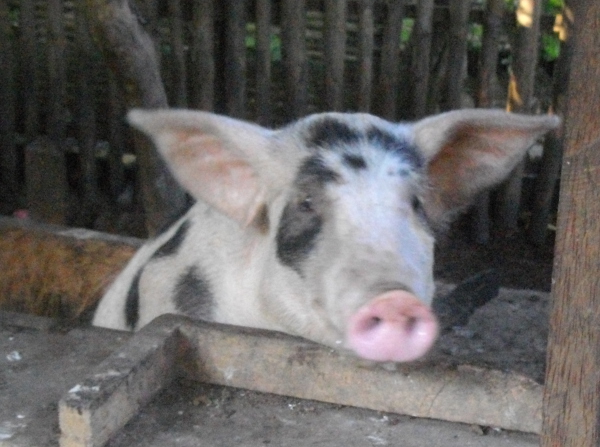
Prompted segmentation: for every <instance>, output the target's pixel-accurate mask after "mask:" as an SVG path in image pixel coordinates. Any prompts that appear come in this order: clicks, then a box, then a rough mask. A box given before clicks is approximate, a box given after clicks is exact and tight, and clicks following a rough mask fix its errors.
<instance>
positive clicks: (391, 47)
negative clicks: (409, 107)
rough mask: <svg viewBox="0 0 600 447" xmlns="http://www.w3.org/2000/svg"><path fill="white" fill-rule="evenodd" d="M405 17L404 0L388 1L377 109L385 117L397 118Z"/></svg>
mask: <svg viewBox="0 0 600 447" xmlns="http://www.w3.org/2000/svg"><path fill="white" fill-rule="evenodd" d="M403 17H404V0H393V1H390V2H388V4H387V11H386V18H385V22H384V25H383V42H382V44H381V69H380V73H379V81H378V84H379V85H378V102H379V104H377V109H376V110H377V111H378V113H380V114H381V116H383V117H384V118H387V119H389V120H394V119H396V103H397V101H398V81H399V79H398V74H399V71H400V60H399V59H400V34H401V33H402V19H403Z"/></svg>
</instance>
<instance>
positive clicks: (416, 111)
mask: <svg viewBox="0 0 600 447" xmlns="http://www.w3.org/2000/svg"><path fill="white" fill-rule="evenodd" d="M433 9H434V2H433V0H420V1H419V2H417V17H416V19H415V29H414V48H413V67H412V68H413V69H412V72H413V85H414V88H413V115H414V117H415V118H421V117H423V116H424V115H425V114H426V110H427V93H428V89H429V64H430V61H429V58H430V54H431V36H432V30H433Z"/></svg>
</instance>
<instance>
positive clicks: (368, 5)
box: [357, 0, 375, 112]
mask: <svg viewBox="0 0 600 447" xmlns="http://www.w3.org/2000/svg"><path fill="white" fill-rule="evenodd" d="M374 4H375V1H374V0H361V1H360V2H359V8H360V9H359V19H358V20H359V21H358V27H359V31H358V33H359V51H360V56H359V58H360V66H359V67H360V68H359V69H360V80H359V87H358V106H357V108H358V110H359V111H361V112H369V111H370V110H371V90H372V83H373V48H374V40H375V39H374V34H375V19H374V14H373V7H374Z"/></svg>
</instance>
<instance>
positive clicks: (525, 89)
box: [496, 0, 542, 233]
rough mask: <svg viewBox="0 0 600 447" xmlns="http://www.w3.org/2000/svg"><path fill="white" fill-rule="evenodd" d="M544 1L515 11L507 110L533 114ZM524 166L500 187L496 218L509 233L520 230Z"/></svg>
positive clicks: (524, 2)
mask: <svg viewBox="0 0 600 447" xmlns="http://www.w3.org/2000/svg"><path fill="white" fill-rule="evenodd" d="M541 16H542V0H521V1H520V3H519V7H518V8H517V12H516V19H517V38H516V44H515V47H514V52H513V62H512V66H511V72H510V81H509V88H508V102H507V107H506V108H507V110H508V111H509V112H518V113H532V112H533V111H534V110H533V100H534V97H533V88H534V85H535V70H536V67H537V63H538V51H539V39H540V37H539V33H540V19H541ZM524 173H525V163H524V162H522V163H520V164H519V165H518V166H517V167H516V168H515V170H514V171H513V173H512V174H511V176H510V177H509V178H508V180H507V181H506V182H505V183H504V184H503V186H502V187H501V188H500V191H499V194H498V197H499V200H498V207H497V211H496V215H497V216H498V224H499V225H500V227H501V228H502V229H503V230H504V231H505V232H508V233H512V232H514V231H516V230H517V224H518V218H519V210H520V206H521V193H522V190H523V175H524Z"/></svg>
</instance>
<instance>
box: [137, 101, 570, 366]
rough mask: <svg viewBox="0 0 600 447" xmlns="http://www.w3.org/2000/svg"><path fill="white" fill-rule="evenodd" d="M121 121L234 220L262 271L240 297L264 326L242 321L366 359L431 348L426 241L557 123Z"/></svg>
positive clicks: (489, 115) (163, 113)
mask: <svg viewBox="0 0 600 447" xmlns="http://www.w3.org/2000/svg"><path fill="white" fill-rule="evenodd" d="M129 118H130V121H131V122H132V123H133V124H134V125H135V126H136V127H138V128H139V129H141V130H143V131H145V132H146V133H147V134H148V135H150V136H151V137H152V139H153V140H154V142H155V144H156V146H157V148H158V149H159V151H160V152H161V154H162V155H163V157H164V158H165V160H166V161H167V163H168V165H169V166H170V168H171V170H172V172H173V173H174V175H175V176H176V178H177V179H178V180H179V182H180V183H181V184H182V185H183V187H184V188H185V189H187V191H188V192H189V193H190V194H191V195H192V196H193V197H195V198H196V199H197V200H201V201H204V202H206V203H208V204H210V205H211V206H212V207H214V208H216V209H217V210H219V211H220V212H221V213H223V214H224V215H226V216H228V217H229V218H230V219H233V220H234V221H236V222H238V224H239V228H240V231H241V232H243V233H242V234H243V235H244V236H243V237H244V240H245V241H246V242H245V243H246V244H247V246H248V247H249V251H250V252H251V253H257V254H256V259H247V260H246V261H244V262H247V263H249V264H250V263H259V264H260V267H259V268H258V270H259V271H260V272H262V273H261V279H260V280H259V281H258V284H259V285H258V287H257V290H256V291H249V292H248V294H249V295H251V294H256V295H258V296H257V297H256V298H252V297H251V296H249V299H256V300H257V305H258V306H260V310H261V314H262V318H263V319H264V322H262V323H259V324H256V322H255V321H253V322H252V323H249V324H252V325H259V326H262V327H266V328H275V329H280V330H283V331H285V332H288V333H292V334H296V335H301V336H303V337H306V338H309V339H312V340H315V341H317V342H320V343H324V344H326V345H330V346H333V347H336V348H346V349H349V350H351V351H353V352H354V353H355V354H357V355H358V356H360V357H363V358H366V359H370V360H376V361H410V360H414V359H416V358H418V357H420V356H422V355H423V354H424V353H426V352H427V351H428V349H429V348H430V347H431V345H432V344H433V342H434V341H435V338H436V336H437V322H436V318H435V316H434V315H433V313H432V311H431V309H430V304H431V300H432V297H433V293H434V281H433V249H434V232H435V231H437V230H438V229H439V228H441V227H443V226H444V225H445V224H446V223H447V222H448V220H449V219H450V218H451V217H452V216H453V215H455V214H456V213H457V211H460V210H461V209H464V208H465V207H466V206H467V205H468V204H469V203H470V201H471V200H472V199H473V198H474V197H475V196H476V194H477V193H479V192H480V191H482V190H484V189H486V188H489V187H491V186H493V185H494V184H497V183H498V182H500V181H501V180H502V179H504V178H505V177H506V176H507V175H508V174H509V173H510V172H511V170H512V169H513V168H514V166H515V165H516V164H517V163H518V162H519V160H521V158H522V156H523V154H524V153H525V151H526V150H527V148H529V147H530V146H531V145H532V144H533V143H534V141H535V140H536V139H537V138H538V137H539V136H540V135H542V134H543V133H545V132H546V131H548V130H549V129H551V128H553V127H556V125H557V124H558V119H557V118H556V117H550V116H543V117H529V116H523V115H514V114H507V113H504V112H501V111H490V110H462V111H455V112H449V113H445V114H441V115H438V116H435V117H431V118H427V119H424V120H422V121H419V122H416V123H412V124H397V123H390V122H387V121H384V120H381V119H379V118H376V117H374V116H371V115H367V114H338V113H327V114H320V115H313V116H309V117H307V118H304V119H302V120H300V121H297V122H295V123H293V124H291V125H289V126H288V127H285V128H283V129H280V130H268V129H264V128H262V127H259V126H255V125H252V124H248V123H245V122H241V121H238V120H234V119H231V118H226V117H222V116H217V115H214V114H210V113H204V112H193V111H186V110H158V111H132V112H131V113H130V115H129ZM253 247H261V248H260V249H259V250H255V251H254V248H253ZM251 258H252V257H251ZM248 268H249V266H248ZM252 271H253V272H256V271H257V268H256V266H255V268H253V269H252ZM241 274H243V273H241ZM215 319H216V320H217V321H223V322H230V321H235V322H240V321H241V322H242V323H243V321H244V320H243V316H242V317H239V316H236V317H235V318H228V316H227V315H219V314H218V312H217V315H215Z"/></svg>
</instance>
